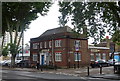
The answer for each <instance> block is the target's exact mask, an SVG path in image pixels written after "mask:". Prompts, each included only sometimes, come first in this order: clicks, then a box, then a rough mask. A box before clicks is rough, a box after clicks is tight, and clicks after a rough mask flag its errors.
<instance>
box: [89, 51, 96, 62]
mask: <svg viewBox="0 0 120 81" xmlns="http://www.w3.org/2000/svg"><path fill="white" fill-rule="evenodd" d="M90 60H91V61H94V60H95V59H94V54H93V53H91V54H90Z"/></svg>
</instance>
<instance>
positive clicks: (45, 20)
mask: <svg viewBox="0 0 120 81" xmlns="http://www.w3.org/2000/svg"><path fill="white" fill-rule="evenodd" d="M58 9H59V6H58V5H57V4H53V5H52V6H51V7H50V10H49V12H48V14H47V16H44V17H42V16H40V15H39V17H38V18H37V19H36V20H35V21H32V23H31V24H30V26H29V27H30V29H28V30H27V31H26V32H25V36H24V37H25V41H24V43H28V42H29V41H30V38H35V37H38V36H40V35H41V34H42V33H43V32H45V31H46V30H48V29H52V28H56V27H59V23H58V16H60V15H61V14H60V13H59V12H58Z"/></svg>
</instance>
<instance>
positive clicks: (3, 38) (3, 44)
mask: <svg viewBox="0 0 120 81" xmlns="http://www.w3.org/2000/svg"><path fill="white" fill-rule="evenodd" d="M4 39H5V34H4V35H3V38H2V46H1V47H2V49H3V45H4Z"/></svg>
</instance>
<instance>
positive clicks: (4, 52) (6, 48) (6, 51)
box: [2, 46, 9, 56]
mask: <svg viewBox="0 0 120 81" xmlns="http://www.w3.org/2000/svg"><path fill="white" fill-rule="evenodd" d="M8 51H9V49H8V46H5V47H4V48H3V49H2V55H3V56H7V55H8Z"/></svg>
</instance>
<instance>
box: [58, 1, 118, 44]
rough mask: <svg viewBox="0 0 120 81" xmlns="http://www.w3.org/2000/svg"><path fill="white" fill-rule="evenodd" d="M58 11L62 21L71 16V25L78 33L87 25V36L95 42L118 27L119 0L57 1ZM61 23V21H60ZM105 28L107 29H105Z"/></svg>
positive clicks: (112, 33)
mask: <svg viewBox="0 0 120 81" xmlns="http://www.w3.org/2000/svg"><path fill="white" fill-rule="evenodd" d="M59 6H60V9H59V11H60V12H61V14H62V17H61V18H63V21H62V22H64V19H66V18H67V17H68V16H71V20H72V25H73V26H74V27H75V31H76V32H78V33H81V32H83V28H84V26H87V29H88V30H87V32H88V34H87V35H88V36H90V37H93V38H94V42H95V43H96V42H97V41H99V39H102V38H103V36H104V35H105V33H106V32H109V34H110V35H114V33H115V32H116V31H117V30H118V28H119V27H120V15H119V13H120V1H119V2H72V1H71V2H59ZM61 24H62V23H61ZM106 29H107V31H106Z"/></svg>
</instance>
